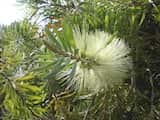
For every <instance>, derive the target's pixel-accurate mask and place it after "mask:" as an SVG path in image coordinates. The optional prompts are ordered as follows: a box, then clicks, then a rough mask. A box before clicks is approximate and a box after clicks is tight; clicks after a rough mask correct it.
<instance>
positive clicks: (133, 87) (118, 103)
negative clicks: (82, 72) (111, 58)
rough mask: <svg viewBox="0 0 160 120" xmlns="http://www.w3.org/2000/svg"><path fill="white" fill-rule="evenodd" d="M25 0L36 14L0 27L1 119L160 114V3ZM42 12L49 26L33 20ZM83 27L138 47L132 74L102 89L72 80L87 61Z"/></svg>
mask: <svg viewBox="0 0 160 120" xmlns="http://www.w3.org/2000/svg"><path fill="white" fill-rule="evenodd" d="M20 2H21V3H23V4H27V5H28V6H29V7H30V9H32V15H31V18H30V19H25V20H23V21H21V22H15V23H12V24H11V25H9V26H1V28H0V43H1V44H0V47H1V49H0V61H1V63H0V90H1V91H0V101H1V104H0V116H1V119H4V120H5V119H6V120H8V119H11V120H23V119H24V120H46V119H47V120H55V119H56V120H60V119H65V120H81V119H83V120H106V119H109V120H130V119H133V120H158V119H160V112H159V111H160V104H159V100H160V99H159V98H160V94H159V83H160V82H159V72H160V71H159V70H160V69H159V66H158V64H159V53H160V49H159V48H160V44H159V33H160V30H159V27H160V20H159V16H160V2H159V0H154V1H152V0H150V1H148V0H139V1H134V0H119V1H118V0H112V1H110V0H92V1H91V0H83V1H82V0H63V1H61V0H20ZM37 16H39V17H40V19H41V20H42V21H43V22H42V23H43V24H45V26H43V27H39V26H38V25H37V24H38V23H33V22H32V20H34V17H37ZM38 21H39V20H38ZM36 22H37V21H36ZM75 26H76V27H78V28H79V29H80V32H83V29H84V28H85V29H88V31H89V32H92V33H95V31H96V30H97V29H98V30H99V31H105V32H108V33H109V34H112V35H113V37H114V36H116V37H119V38H122V39H124V40H125V42H126V43H127V45H129V46H130V48H131V53H130V54H129V56H131V57H132V59H133V69H132V70H131V71H130V72H131V77H130V78H128V79H126V80H124V82H123V84H121V85H114V86H112V87H110V88H109V89H108V90H101V91H99V92H97V93H94V92H91V93H90V92H89V91H83V92H79V91H77V90H76V87H75V84H74V83H73V84H72V85H70V83H71V82H72V81H73V80H74V79H75V78H76V76H75V73H76V67H77V62H78V61H79V60H81V59H84V58H85V56H83V55H81V59H80V58H79V49H77V44H76V43H75V37H74V33H73V31H72V29H74V27H75ZM90 44H94V43H90ZM87 60H88V59H87ZM85 62H86V59H85Z"/></svg>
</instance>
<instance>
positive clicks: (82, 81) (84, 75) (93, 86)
mask: <svg viewBox="0 0 160 120" xmlns="http://www.w3.org/2000/svg"><path fill="white" fill-rule="evenodd" d="M73 33H74V39H75V43H76V47H77V48H78V49H79V56H80V61H79V62H78V63H77V68H76V73H75V76H76V78H77V79H76V80H75V81H74V82H76V83H77V87H78V88H79V90H80V91H81V90H83V89H88V90H91V91H99V90H101V89H107V88H108V87H109V86H114V85H118V84H120V83H122V82H123V80H124V79H126V78H127V77H128V74H129V73H128V71H129V69H131V68H132V61H131V58H130V57H129V56H128V54H129V52H130V49H129V48H128V47H127V46H126V44H125V42H124V40H120V39H118V38H115V37H113V36H112V35H109V34H108V33H105V32H103V31H95V32H90V33H89V32H87V31H85V30H83V31H82V32H80V30H79V29H77V28H76V29H75V30H74V31H73Z"/></svg>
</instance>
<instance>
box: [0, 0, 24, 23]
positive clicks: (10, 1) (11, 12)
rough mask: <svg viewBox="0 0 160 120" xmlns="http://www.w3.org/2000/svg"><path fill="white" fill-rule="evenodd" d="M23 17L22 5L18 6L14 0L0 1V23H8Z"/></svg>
mask: <svg viewBox="0 0 160 120" xmlns="http://www.w3.org/2000/svg"><path fill="white" fill-rule="evenodd" d="M23 17H24V11H23V9H22V7H20V6H18V5H17V3H16V0H1V2H0V24H5V25H9V24H10V23H12V22H14V21H18V20H21V19H22V18H23Z"/></svg>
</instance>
